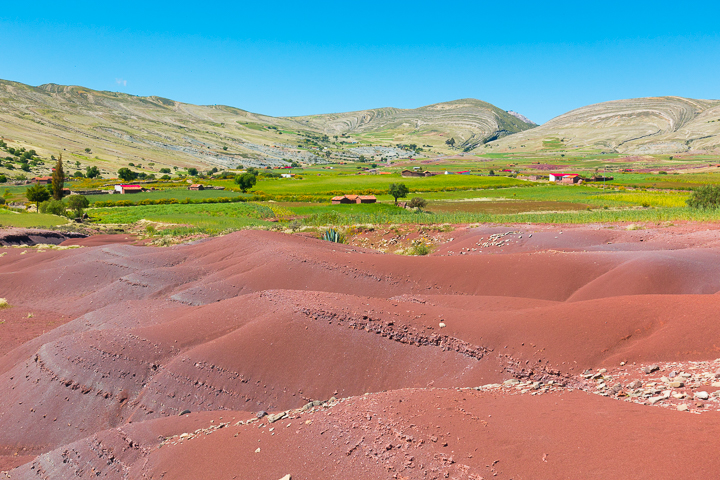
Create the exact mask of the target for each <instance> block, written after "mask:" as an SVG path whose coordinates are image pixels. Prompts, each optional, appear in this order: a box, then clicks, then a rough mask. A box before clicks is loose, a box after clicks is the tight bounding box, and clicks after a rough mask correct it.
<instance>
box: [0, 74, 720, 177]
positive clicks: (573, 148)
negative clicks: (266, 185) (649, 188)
mask: <svg viewBox="0 0 720 480" xmlns="http://www.w3.org/2000/svg"><path fill="white" fill-rule="evenodd" d="M0 136H1V137H2V138H3V139H5V141H6V142H8V143H9V144H11V145H13V144H14V145H15V146H24V147H26V148H32V149H35V150H36V151H37V152H38V153H39V154H40V155H41V156H47V157H49V156H50V155H51V154H57V153H58V152H61V153H64V154H65V155H66V156H68V157H69V158H70V159H71V160H74V161H83V163H93V164H97V165H98V166H100V167H101V168H103V169H105V170H107V171H112V170H114V169H116V168H117V167H118V166H126V165H128V164H130V163H134V164H146V163H153V164H156V165H159V166H178V167H183V166H185V167H187V166H203V165H205V166H207V165H210V166H218V167H221V168H223V167H224V168H228V167H229V168H233V167H237V166H238V165H244V166H270V165H282V164H287V162H291V161H298V162H301V163H323V162H327V161H328V160H334V161H336V160H357V159H359V158H361V157H364V158H366V159H370V158H374V159H378V160H380V159H382V158H384V159H398V158H410V157H417V156H439V155H447V154H455V153H459V152H470V154H471V155H472V154H480V155H482V154H486V153H495V152H528V153H533V154H548V155H554V154H557V153H558V152H589V153H614V154H668V153H670V154H672V153H680V152H688V151H691V152H712V151H716V150H718V149H720V101H718V100H694V99H688V98H682V97H650V98H638V99H630V100H617V101H611V102H604V103H599V104H595V105H590V106H586V107H582V108H578V109H576V110H573V111H571V112H568V113H565V114H563V115H560V116H558V117H556V118H554V119H552V120H550V121H549V122H547V123H545V124H543V125H539V126H538V125H536V124H535V123H534V122H532V121H530V120H529V119H528V118H526V117H524V116H523V115H521V114H519V113H517V112H514V111H505V110H502V109H500V108H498V107H496V106H494V105H491V104H489V103H487V102H483V101H481V100H476V99H461V100H455V101H450V102H443V103H437V104H433V105H428V106H425V107H420V108H415V109H399V108H376V109H369V110H362V111H356V112H347V113H331V114H322V115H307V116H300V117H272V116H268V115H262V114H258V113H252V112H248V111H246V110H241V109H239V108H234V107H229V106H222V105H192V104H188V103H182V102H178V101H175V100H171V99H167V98H163V97H158V96H149V97H140V96H134V95H129V94H125V93H117V92H109V91H96V90H91V89H89V88H84V87H79V86H63V85H56V84H46V85H40V86H38V87H33V86H29V85H25V84H22V83H18V82H12V81H6V80H0Z"/></svg>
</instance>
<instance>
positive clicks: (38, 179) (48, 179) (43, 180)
mask: <svg viewBox="0 0 720 480" xmlns="http://www.w3.org/2000/svg"><path fill="white" fill-rule="evenodd" d="M33 182H35V183H39V184H41V185H50V184H51V183H52V177H35V178H33Z"/></svg>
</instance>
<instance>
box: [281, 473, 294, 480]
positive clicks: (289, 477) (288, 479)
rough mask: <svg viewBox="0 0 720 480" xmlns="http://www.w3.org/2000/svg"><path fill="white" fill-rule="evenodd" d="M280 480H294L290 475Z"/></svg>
mask: <svg viewBox="0 0 720 480" xmlns="http://www.w3.org/2000/svg"><path fill="white" fill-rule="evenodd" d="M280 480H292V477H291V476H290V474H289V473H288V474H287V475H285V476H284V477H282V478H281V479H280Z"/></svg>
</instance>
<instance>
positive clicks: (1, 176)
mask: <svg viewBox="0 0 720 480" xmlns="http://www.w3.org/2000/svg"><path fill="white" fill-rule="evenodd" d="M5 182H7V177H6V176H5V175H2V174H0V183H5Z"/></svg>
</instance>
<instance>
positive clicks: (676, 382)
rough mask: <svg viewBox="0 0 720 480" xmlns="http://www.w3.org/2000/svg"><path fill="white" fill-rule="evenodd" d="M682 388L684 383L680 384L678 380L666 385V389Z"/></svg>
mask: <svg viewBox="0 0 720 480" xmlns="http://www.w3.org/2000/svg"><path fill="white" fill-rule="evenodd" d="M684 386H685V383H684V382H681V381H679V380H678V381H675V382H670V383H668V387H670V388H682V387H684Z"/></svg>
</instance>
